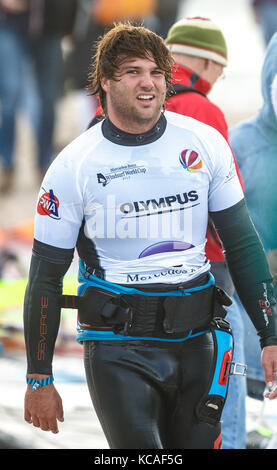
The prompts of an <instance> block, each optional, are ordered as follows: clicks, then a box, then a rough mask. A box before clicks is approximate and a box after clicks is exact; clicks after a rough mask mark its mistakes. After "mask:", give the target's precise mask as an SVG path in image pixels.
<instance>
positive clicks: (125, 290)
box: [79, 260, 215, 297]
mask: <svg viewBox="0 0 277 470" xmlns="http://www.w3.org/2000/svg"><path fill="white" fill-rule="evenodd" d="M85 275H86V276H85ZM208 275H209V280H208V282H207V283H206V284H204V285H203V286H196V287H191V288H190V289H182V290H173V291H168V292H144V291H140V290H138V289H135V288H133V287H124V286H121V285H120V284H114V283H113V282H108V281H105V280H104V279H100V278H99V277H97V276H94V275H93V274H90V275H89V276H87V271H86V269H85V266H84V262H83V261H82V260H80V261H79V282H80V283H81V284H83V285H84V286H85V289H86V288H87V287H88V286H94V287H101V288H102V289H105V290H107V291H109V292H113V293H114V294H127V295H132V294H139V295H147V296H171V295H172V296H176V297H181V296H183V295H191V293H193V292H197V291H200V290H203V289H207V288H208V287H210V286H212V285H214V284H215V279H214V277H213V275H212V273H210V272H209V273H208ZM85 289H84V290H85ZM79 294H81V292H79Z"/></svg>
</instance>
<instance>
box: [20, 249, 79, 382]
mask: <svg viewBox="0 0 277 470" xmlns="http://www.w3.org/2000/svg"><path fill="white" fill-rule="evenodd" d="M73 252H74V250H71V249H61V248H55V247H53V246H50V245H47V244H45V243H41V242H38V241H37V240H35V241H34V246H33V255H32V260H31V266H30V273H29V282H28V285H27V288H26V292H25V299H24V335H25V343H26V352H27V366H28V367H27V373H28V374H34V373H36V374H47V375H49V374H51V373H52V359H53V352H54V347H55V341H56V338H57V334H58V329H59V324H60V301H59V297H60V295H61V294H62V282H63V277H64V275H65V273H66V272H67V270H68V268H69V266H70V264H71V261H72V257H73Z"/></svg>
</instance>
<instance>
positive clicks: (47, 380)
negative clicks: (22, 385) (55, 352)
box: [26, 375, 54, 391]
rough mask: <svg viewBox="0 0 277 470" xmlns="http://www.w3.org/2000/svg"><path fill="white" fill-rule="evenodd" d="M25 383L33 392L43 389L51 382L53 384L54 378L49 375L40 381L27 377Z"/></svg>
mask: <svg viewBox="0 0 277 470" xmlns="http://www.w3.org/2000/svg"><path fill="white" fill-rule="evenodd" d="M26 382H27V384H28V385H32V386H33V388H32V390H33V391H34V390H36V389H37V388H39V387H44V386H45V385H49V384H51V383H52V382H54V377H53V375H50V376H49V377H46V378H45V379H42V380H37V379H29V378H28V377H27V378H26Z"/></svg>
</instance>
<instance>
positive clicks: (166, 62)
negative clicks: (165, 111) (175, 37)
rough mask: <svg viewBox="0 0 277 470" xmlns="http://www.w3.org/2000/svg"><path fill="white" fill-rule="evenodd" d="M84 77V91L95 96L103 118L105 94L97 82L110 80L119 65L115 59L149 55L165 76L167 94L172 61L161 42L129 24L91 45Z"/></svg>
mask: <svg viewBox="0 0 277 470" xmlns="http://www.w3.org/2000/svg"><path fill="white" fill-rule="evenodd" d="M95 47H96V52H95V54H94V56H93V58H92V63H91V69H90V72H89V75H88V87H87V90H88V92H89V94H90V95H96V94H98V96H99V99H100V104H101V106H102V109H103V112H104V114H106V112H107V109H106V93H105V91H104V90H103V89H102V87H101V78H102V77H105V78H108V79H114V78H115V75H116V72H117V70H118V69H119V66H120V63H121V61H119V57H120V56H121V57H122V56H123V57H124V58H126V57H139V58H143V59H146V58H149V52H150V53H151V54H152V56H153V58H154V60H155V62H156V64H157V66H158V68H159V69H161V70H162V71H163V72H164V74H165V81H166V86H167V90H169V89H170V86H171V81H172V76H171V68H172V65H173V57H172V55H171V52H170V51H169V50H168V48H167V46H166V44H165V42H164V41H163V39H162V38H161V37H160V36H158V35H157V34H156V33H154V32H153V31H150V30H149V29H147V28H145V27H144V26H142V25H134V24H131V23H130V22H120V23H115V24H114V26H113V27H112V29H110V30H109V31H107V32H106V33H105V34H104V35H103V36H102V37H100V39H99V40H98V41H97V43H96V44H95Z"/></svg>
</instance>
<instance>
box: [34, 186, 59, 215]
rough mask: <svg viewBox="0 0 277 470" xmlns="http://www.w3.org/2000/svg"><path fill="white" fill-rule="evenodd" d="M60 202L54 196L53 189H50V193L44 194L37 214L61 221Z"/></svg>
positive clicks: (40, 199)
mask: <svg viewBox="0 0 277 470" xmlns="http://www.w3.org/2000/svg"><path fill="white" fill-rule="evenodd" d="M59 205H60V203H59V200H58V198H57V197H56V196H55V195H54V191H53V189H49V193H46V192H45V193H44V194H43V195H42V196H41V197H40V198H39V201H38V205H37V212H38V214H40V215H48V217H51V219H56V220H59V219H60V217H59V213H58V208H59Z"/></svg>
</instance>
